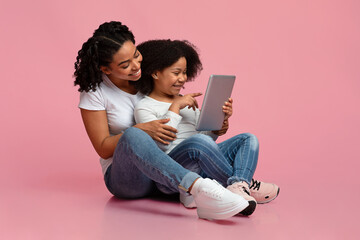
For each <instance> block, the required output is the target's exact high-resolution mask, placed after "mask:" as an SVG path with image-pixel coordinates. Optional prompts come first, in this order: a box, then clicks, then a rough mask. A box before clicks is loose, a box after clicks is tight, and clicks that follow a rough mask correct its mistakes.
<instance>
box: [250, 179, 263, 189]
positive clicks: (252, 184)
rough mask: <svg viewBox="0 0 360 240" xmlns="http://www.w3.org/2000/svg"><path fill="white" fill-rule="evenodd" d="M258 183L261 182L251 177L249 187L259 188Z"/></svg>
mask: <svg viewBox="0 0 360 240" xmlns="http://www.w3.org/2000/svg"><path fill="white" fill-rule="evenodd" d="M260 184H261V182H258V181H257V180H255V179H251V186H250V189H254V190H258V191H259V190H260Z"/></svg>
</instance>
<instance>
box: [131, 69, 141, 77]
mask: <svg viewBox="0 0 360 240" xmlns="http://www.w3.org/2000/svg"><path fill="white" fill-rule="evenodd" d="M140 73H141V69H139V71H137V72H136V73H132V74H130V76H138V75H140Z"/></svg>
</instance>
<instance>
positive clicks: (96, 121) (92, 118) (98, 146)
mask: <svg viewBox="0 0 360 240" xmlns="http://www.w3.org/2000/svg"><path fill="white" fill-rule="evenodd" d="M81 116H82V119H83V122H84V125H85V129H86V132H87V134H88V136H89V138H90V141H91V143H92V145H93V147H94V149H95V151H96V152H97V154H98V155H99V156H100V157H101V158H103V159H107V158H109V157H111V156H112V155H113V154H114V151H115V148H116V145H117V143H118V142H119V139H120V138H121V135H122V133H120V134H118V135H115V136H110V132H109V127H108V121H107V117H106V111H105V110H101V111H91V110H85V109H81ZM167 121H168V120H166V119H163V120H158V121H152V122H148V123H143V124H136V125H134V127H137V128H139V129H141V130H143V131H145V132H146V133H147V134H149V135H150V136H151V137H152V138H153V139H154V140H157V139H159V140H162V139H164V140H168V141H173V140H174V139H175V138H176V135H175V134H174V133H176V132H177V130H176V129H175V128H172V127H170V126H167V125H165V123H166V122H167Z"/></svg>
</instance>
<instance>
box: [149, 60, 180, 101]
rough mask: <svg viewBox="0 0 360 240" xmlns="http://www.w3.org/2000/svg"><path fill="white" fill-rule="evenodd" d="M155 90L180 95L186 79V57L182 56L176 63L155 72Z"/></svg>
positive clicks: (165, 93)
mask: <svg viewBox="0 0 360 240" xmlns="http://www.w3.org/2000/svg"><path fill="white" fill-rule="evenodd" d="M153 78H154V90H155V91H157V93H160V94H164V95H170V96H176V95H179V92H180V90H181V89H182V88H183V86H184V84H185V82H186V80H187V75H186V58H184V57H181V58H180V59H179V60H178V61H177V62H176V63H174V64H173V65H171V66H170V67H167V68H165V69H163V70H162V71H157V72H156V73H154V74H153Z"/></svg>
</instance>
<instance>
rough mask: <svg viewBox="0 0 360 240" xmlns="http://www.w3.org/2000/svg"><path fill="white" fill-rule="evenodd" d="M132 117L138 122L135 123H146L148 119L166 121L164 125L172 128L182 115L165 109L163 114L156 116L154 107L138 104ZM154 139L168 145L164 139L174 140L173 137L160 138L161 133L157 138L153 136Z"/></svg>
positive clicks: (176, 124)
mask: <svg viewBox="0 0 360 240" xmlns="http://www.w3.org/2000/svg"><path fill="white" fill-rule="evenodd" d="M134 117H135V121H136V123H138V124H137V125H140V124H146V123H148V122H150V121H156V120H158V121H166V123H165V125H167V126H168V127H171V128H174V129H176V128H177V126H178V125H179V123H180V121H181V119H182V117H181V116H180V115H179V114H176V113H174V112H171V111H167V112H166V113H165V115H163V116H161V117H157V114H156V109H153V108H152V107H149V106H148V105H147V104H138V105H137V106H136V108H135V111H134ZM154 140H156V141H158V142H159V143H162V144H165V145H168V144H169V142H168V141H164V140H169V141H173V140H175V138H174V139H162V135H161V134H160V135H159V138H158V139H156V138H154ZM164 148H165V147H164ZM163 150H164V149H163Z"/></svg>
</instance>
